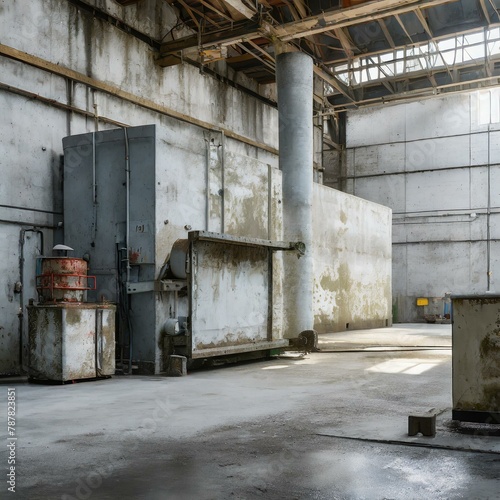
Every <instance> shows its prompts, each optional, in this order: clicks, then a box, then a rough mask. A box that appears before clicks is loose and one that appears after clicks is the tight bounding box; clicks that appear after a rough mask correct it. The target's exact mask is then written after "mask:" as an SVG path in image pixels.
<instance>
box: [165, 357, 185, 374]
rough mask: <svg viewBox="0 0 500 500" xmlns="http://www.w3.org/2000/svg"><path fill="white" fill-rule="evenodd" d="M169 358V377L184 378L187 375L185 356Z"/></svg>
mask: <svg viewBox="0 0 500 500" xmlns="http://www.w3.org/2000/svg"><path fill="white" fill-rule="evenodd" d="M168 358H169V359H168V370H167V375H168V376H169V377H183V376H185V375H187V358H186V357H185V356H176V355H175V354H172V355H171V356H169V357H168Z"/></svg>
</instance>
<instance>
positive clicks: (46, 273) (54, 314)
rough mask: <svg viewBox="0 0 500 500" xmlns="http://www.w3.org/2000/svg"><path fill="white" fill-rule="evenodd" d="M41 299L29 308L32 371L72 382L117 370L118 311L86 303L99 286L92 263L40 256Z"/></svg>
mask: <svg viewBox="0 0 500 500" xmlns="http://www.w3.org/2000/svg"><path fill="white" fill-rule="evenodd" d="M39 264H40V266H39V267H40V269H41V274H39V275H37V277H36V282H37V291H38V295H39V302H38V303H37V304H34V303H33V304H30V305H29V306H28V307H27V309H28V375H29V377H30V378H31V379H33V380H52V381H60V382H66V381H69V380H79V379H88V378H99V377H106V376H110V375H114V373H115V311H116V307H115V306H114V305H112V304H106V303H100V304H96V303H86V302H85V294H86V292H87V291H88V290H91V289H95V277H94V276H88V275H87V262H86V261H85V260H83V259H77V258H71V257H43V258H41V259H39Z"/></svg>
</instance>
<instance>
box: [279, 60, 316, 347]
mask: <svg viewBox="0 0 500 500" xmlns="http://www.w3.org/2000/svg"><path fill="white" fill-rule="evenodd" d="M276 74H277V84H278V111H279V154H280V169H281V170H282V172H283V217H284V239H285V240H286V241H302V242H303V243H304V244H305V246H306V250H305V255H303V256H302V257H300V258H297V256H296V255H291V254H289V255H284V270H285V282H284V307H285V310H284V336H285V338H296V337H297V336H298V335H299V334H300V333H301V332H302V331H304V330H311V329H312V328H313V324H314V316H313V307H312V304H313V300H312V295H313V258H312V196H313V62H312V59H311V58H310V57H309V56H308V55H306V54H304V53H302V52H286V53H282V54H279V55H278V57H277V60H276Z"/></svg>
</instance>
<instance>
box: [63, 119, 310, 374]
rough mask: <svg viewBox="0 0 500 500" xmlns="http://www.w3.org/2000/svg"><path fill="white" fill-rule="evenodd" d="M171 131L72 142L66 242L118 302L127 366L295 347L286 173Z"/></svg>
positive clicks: (144, 367) (101, 289)
mask: <svg viewBox="0 0 500 500" xmlns="http://www.w3.org/2000/svg"><path fill="white" fill-rule="evenodd" d="M168 134H169V131H168V129H166V128H158V127H156V126H155V125H147V126H141V127H130V128H125V129H116V130H107V131H102V132H96V133H89V134H82V135H77V136H70V137H66V138H64V139H63V146H64V158H65V161H64V214H65V238H66V239H67V241H71V244H72V246H74V248H75V252H76V255H78V256H80V257H83V256H85V258H86V259H87V260H88V261H89V263H90V266H91V269H92V272H93V274H95V275H96V276H97V288H96V290H95V291H92V290H89V291H88V292H87V293H88V295H89V297H91V298H93V299H94V300H97V301H99V300H101V299H102V298H104V299H106V300H108V301H111V302H116V303H117V304H118V317H119V320H118V330H119V332H118V348H119V353H120V354H119V362H120V365H121V368H122V369H123V370H124V371H128V372H129V373H130V372H132V367H135V368H137V371H138V372H139V373H160V372H164V371H166V369H167V366H168V360H169V356H170V355H183V356H186V357H187V358H188V359H190V360H194V359H204V358H213V357H220V356H227V355H234V354H241V353H250V352H251V353H255V352H258V353H269V352H270V351H271V350H272V349H276V348H279V347H284V346H286V345H288V341H287V340H285V339H283V337H282V307H281V304H282V294H281V290H282V283H281V280H282V272H281V267H282V263H281V259H280V256H279V254H278V255H277V252H280V251H293V252H297V253H300V245H296V244H292V243H289V242H286V243H285V242H282V241H280V240H281V235H282V206H281V199H280V197H281V172H280V171H279V170H277V169H273V168H271V167H270V166H269V165H267V164H265V163H262V162H260V161H258V160H256V159H253V158H248V157H243V156H238V155H236V154H234V153H230V152H227V151H225V150H224V141H222V142H221V143H220V144H219V145H217V144H216V143H215V141H209V140H206V141H201V143H199V144H197V143H195V142H193V143H190V144H189V148H181V146H180V145H178V144H173V143H171V142H170V141H169V136H168ZM186 158H188V160H186ZM192 228H194V229H192Z"/></svg>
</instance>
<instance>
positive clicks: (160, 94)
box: [0, 0, 333, 374]
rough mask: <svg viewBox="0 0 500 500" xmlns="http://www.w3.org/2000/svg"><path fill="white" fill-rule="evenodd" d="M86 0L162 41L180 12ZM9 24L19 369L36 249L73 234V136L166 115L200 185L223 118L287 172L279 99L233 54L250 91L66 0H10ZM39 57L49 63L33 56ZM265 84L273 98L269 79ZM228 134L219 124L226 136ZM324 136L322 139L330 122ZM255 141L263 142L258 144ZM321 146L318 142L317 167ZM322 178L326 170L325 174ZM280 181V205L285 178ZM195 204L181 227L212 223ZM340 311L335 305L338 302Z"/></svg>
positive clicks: (190, 177) (11, 348)
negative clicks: (66, 151)
mask: <svg viewBox="0 0 500 500" xmlns="http://www.w3.org/2000/svg"><path fill="white" fill-rule="evenodd" d="M86 3H88V4H90V5H93V6H95V7H96V8H97V9H99V10H100V11H103V12H105V13H109V14H110V15H112V16H115V17H117V18H119V19H122V20H123V22H124V23H126V24H128V25H130V26H131V27H133V28H134V29H136V30H138V31H140V32H142V33H144V34H145V35H147V36H150V37H151V38H153V39H155V40H161V39H168V37H167V38H165V37H166V36H167V35H168V33H169V31H170V30H171V29H172V28H174V27H175V26H176V25H177V24H178V14H177V12H176V11H175V9H174V8H173V7H171V6H170V5H169V4H168V2H165V1H164V0H144V1H142V2H139V3H138V4H137V5H132V6H129V7H121V6H119V5H118V4H117V3H116V2H114V1H113V0H87V2H86ZM0 24H1V26H2V39H1V43H2V45H4V46H7V47H11V48H13V49H16V50H18V51H21V52H22V53H25V55H24V56H22V57H23V58H24V59H25V60H24V61H19V60H15V59H12V58H7V57H5V56H3V55H0V65H1V72H0V75H1V76H0V129H1V130H2V134H1V136H0V179H1V181H0V252H1V255H2V262H1V264H0V294H1V297H0V374H6V373H15V372H19V370H20V367H21V363H20V358H21V356H22V357H23V361H24V362H25V361H26V352H24V353H21V352H20V351H21V345H22V344H23V342H21V333H20V332H21V330H23V331H24V335H25V336H26V330H27V329H26V327H24V329H23V328H21V329H20V321H22V322H23V323H25V322H26V318H25V317H24V318H23V316H22V312H23V311H24V306H25V305H26V304H27V302H28V300H29V299H30V298H35V297H36V291H35V283H34V278H33V276H34V262H35V257H36V255H39V254H40V253H45V254H48V253H50V249H51V248H52V246H53V244H54V243H56V242H62V241H63V238H64V234H63V232H64V227H63V213H62V207H63V200H62V180H63V179H62V172H63V163H62V153H63V150H62V142H61V140H62V138H63V137H65V136H68V135H76V134H81V133H86V132H94V131H96V130H106V129H110V128H116V127H117V126H120V125H127V126H137V125H146V124H156V125H157V127H159V128H160V129H162V130H163V131H164V133H163V134H162V135H161V137H162V139H161V140H162V141H164V145H165V148H164V149H165V150H170V151H172V148H171V147H170V148H169V146H172V145H175V148H174V149H175V156H174V157H172V160H173V161H175V164H176V165H179V167H178V172H176V175H178V176H179V177H182V179H183V182H186V183H189V182H193V183H194V184H195V185H197V186H198V181H199V179H200V178H202V175H203V174H202V173H200V175H196V173H193V171H192V170H189V173H188V174H187V175H186V172H185V171H187V170H188V169H187V168H184V166H187V165H191V166H192V165H202V168H203V169H204V168H205V155H206V140H207V134H208V135H210V134H212V133H214V132H213V131H214V130H219V129H220V128H221V127H224V128H225V129H228V130H231V131H233V132H235V133H237V134H239V135H240V136H242V137H243V138H245V139H248V141H247V140H239V139H232V138H230V137H226V140H225V149H226V153H227V155H229V156H230V155H231V154H232V155H234V158H244V157H247V158H249V160H248V161H250V162H251V161H252V160H255V161H257V160H258V161H259V162H260V164H265V165H269V166H270V167H269V168H271V169H277V168H278V158H277V156H276V154H275V153H274V152H273V151H274V150H275V149H277V147H278V115H277V110H276V108H275V107H274V106H272V105H269V102H268V101H265V100H261V99H260V98H259V97H258V96H257V95H256V94H257V93H258V92H259V91H260V90H261V89H259V86H258V85H257V83H256V82H254V81H252V80H250V79H248V78H246V77H245V76H244V75H242V74H237V73H235V72H234V71H232V70H231V69H230V68H228V67H226V66H225V65H224V63H218V64H217V65H216V66H215V68H216V69H217V71H218V72H219V74H220V75H221V76H222V79H226V80H225V81H228V80H229V81H234V82H236V83H237V84H238V85H240V86H243V87H246V88H247V89H249V90H250V91H251V92H245V91H243V90H240V89H236V88H235V87H234V86H231V85H228V84H226V83H224V82H223V81H221V80H222V79H221V78H215V77H213V76H210V75H209V74H207V73H206V72H205V73H204V72H200V70H199V69H198V68H196V67H194V66H192V65H189V64H182V65H178V66H173V67H170V68H164V69H162V68H159V67H157V66H156V65H155V63H154V53H153V50H152V49H151V47H150V45H148V43H146V42H145V41H144V40H140V39H139V38H137V37H135V36H134V35H132V34H128V33H125V32H124V31H123V30H120V29H119V27H117V26H115V25H113V24H112V23H109V22H106V21H105V20H103V19H101V18H99V17H98V16H94V15H93V14H92V13H89V12H86V11H83V10H79V9H78V8H76V7H75V6H74V4H72V3H71V2H70V1H67V0H34V1H31V2H22V1H16V2H12V1H9V0H0ZM174 32H175V33H176V36H177V37H179V36H182V35H183V34H186V33H185V32H183V30H182V29H181V30H177V29H175V30H174ZM31 56H35V57H37V58H40V59H41V60H37V61H34V60H33V59H32V57H31ZM44 62H47V63H49V64H54V65H55V67H56V68H57V69H58V70H60V71H63V70H64V69H68V70H73V71H76V72H78V73H80V74H82V75H83V76H85V77H88V78H90V79H92V80H91V81H90V83H88V82H87V83H82V81H80V80H81V79H80V80H78V79H75V78H72V77H70V76H64V75H61V74H58V71H52V72H51V71H47V70H45V69H41V67H46V66H45V65H44ZM93 82H94V83H98V84H99V85H97V86H96V85H93ZM102 85H112V86H114V87H116V88H119V89H121V90H122V91H125V92H128V93H130V94H131V95H132V96H134V97H136V98H139V99H140V98H143V99H148V100H149V101H151V102H152V103H153V104H154V105H156V106H160V107H167V108H170V109H171V110H172V111H173V112H176V113H183V114H184V115H185V116H186V120H184V121H180V120H178V119H175V118H172V117H171V116H168V113H166V112H165V111H162V110H157V111H154V110H152V109H151V107H147V106H145V105H143V104H140V103H139V104H137V103H135V104H134V103H131V102H130V101H128V100H126V99H123V98H120V97H117V96H116V95H112V94H110V93H109V92H105V91H103V90H102V89H99V88H100V87H101V86H102ZM263 92H265V95H272V92H270V90H269V89H268V88H266V89H263ZM192 119H196V120H203V121H204V122H206V123H208V124H210V126H209V129H211V128H212V125H213V130H212V131H210V130H204V129H202V128H200V127H199V126H196V125H193V124H190V123H187V122H189V120H192ZM218 135H219V134H218V133H215V139H216V140H217V139H218V138H217V136H218ZM315 137H316V142H317V144H319V143H320V142H321V141H320V140H319V139H320V137H321V131H320V128H319V127H316V130H315ZM252 141H254V142H255V141H256V142H258V143H262V144H263V145H264V147H257V146H255V145H252ZM249 142H250V144H249ZM270 150H271V151H270ZM320 150H321V148H319V147H317V148H316V150H315V163H316V168H317V169H318V172H319V171H320V169H321V165H320V163H321V154H320ZM209 154H211V153H209ZM238 161H239V160H238ZM214 168H216V167H214ZM229 170H230V169H229V167H228V171H229ZM214 175H215V174H214ZM271 177H272V176H271ZM320 177H321V175H320V174H319V173H317V174H316V178H317V179H319V178H320ZM215 185H216V182H214V186H215ZM271 190H272V191H273V196H276V197H277V199H278V202H279V198H278V197H279V194H278V192H277V184H273V185H272V186H271ZM211 194H214V193H211ZM168 196H174V193H173V192H170V193H169V195H168ZM167 198H168V197H167ZM167 198H166V199H167ZM246 198H248V196H244V197H243V198H242V199H240V198H238V197H234V198H233V199H231V198H228V201H227V204H228V206H232V207H233V208H235V209H237V210H240V209H241V210H246V211H247V213H248V207H245V206H244V203H242V200H244V199H246ZM194 201H195V203H196V204H198V205H197V206H199V207H201V205H203V206H204V205H205V204H204V200H201V199H200V198H199V197H198V198H197V199H196V200H194ZM231 204H232V205H231ZM238 204H239V206H238ZM190 208H192V206H190V207H188V208H187V210H186V211H185V212H184V213H182V214H180V215H179V221H178V222H179V227H183V226H182V224H181V223H183V222H185V223H186V224H190V225H192V226H193V227H194V225H193V221H199V222H200V223H201V221H202V220H203V221H204V212H203V213H202V212H200V213H197V214H196V215H194V214H193V211H192V210H191V211H190ZM200 210H201V208H200ZM203 210H204V208H203ZM166 218H168V217H166ZM234 221H235V219H234V213H233V214H232V218H231V216H228V218H227V223H228V228H227V229H228V230H231V224H233V223H234ZM211 223H212V224H213V228H214V230H217V229H216V228H217V224H219V225H220V217H218V216H217V213H216V212H215V215H214V216H213V218H212V219H211ZM279 224H280V221H277V226H273V227H271V228H270V229H271V234H272V233H273V232H274V233H276V231H278V232H279V231H280V227H279ZM34 227H36V228H37V230H38V229H39V230H41V231H42V233H43V240H44V241H43V248H42V245H41V243H42V242H41V236H42V235H41V234H40V233H36V232H27V233H25V234H24V233H23V230H27V229H32V228H34ZM211 227H212V226H211ZM264 229H265V228H264ZM268 229H269V228H268ZM259 231H260V230H259ZM183 234H184V233H183ZM262 234H264V233H262ZM21 241H22V242H23V243H22V244H21ZM21 249H23V251H24V264H22V265H21V258H22V254H21ZM23 270H24V278H22V277H21V274H22V272H23ZM18 282H22V283H23V284H24V288H23V293H22V294H21V293H18V292H16V290H19V287H18V286H17V287H16V283H18ZM276 307H279V304H278V305H277V306H276ZM330 312H331V314H333V309H331V310H330ZM276 314H277V313H276ZM24 344H26V342H25V341H24Z"/></svg>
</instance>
